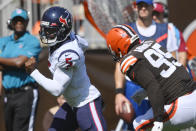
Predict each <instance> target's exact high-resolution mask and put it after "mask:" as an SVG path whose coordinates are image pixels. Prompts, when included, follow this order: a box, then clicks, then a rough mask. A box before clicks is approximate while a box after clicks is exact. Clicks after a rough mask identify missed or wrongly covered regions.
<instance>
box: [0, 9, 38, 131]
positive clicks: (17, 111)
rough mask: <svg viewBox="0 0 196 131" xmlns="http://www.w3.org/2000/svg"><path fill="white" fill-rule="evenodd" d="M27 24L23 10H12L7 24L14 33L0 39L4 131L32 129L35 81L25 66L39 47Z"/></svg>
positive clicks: (34, 109) (26, 130)
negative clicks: (3, 93)
mask: <svg viewBox="0 0 196 131" xmlns="http://www.w3.org/2000/svg"><path fill="white" fill-rule="evenodd" d="M28 21H29V18H28V13H27V11H26V10H24V9H16V10H14V11H13V12H12V14H11V19H10V21H9V23H8V27H9V29H11V30H13V32H14V33H13V34H12V35H10V36H6V37H2V38H0V50H1V52H0V65H1V66H2V67H3V70H2V71H3V87H4V92H5V96H4V104H5V124H6V130H7V131H13V130H14V131H29V130H32V131H33V130H34V119H35V115H36V108H37V102H38V90H37V84H36V83H35V80H34V79H33V78H32V77H31V76H30V75H29V74H27V73H26V71H25V68H24V65H25V62H26V61H27V60H28V58H30V57H35V58H38V55H39V53H40V51H41V48H40V43H39V40H38V39H37V38H36V37H34V36H33V35H31V34H30V33H29V32H28V31H27V30H26V29H27V25H28Z"/></svg>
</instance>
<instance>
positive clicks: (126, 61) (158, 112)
mask: <svg viewBox="0 0 196 131" xmlns="http://www.w3.org/2000/svg"><path fill="white" fill-rule="evenodd" d="M121 71H122V72H123V73H124V74H126V75H127V76H128V77H129V78H130V79H131V80H133V81H134V82H136V83H138V84H139V85H141V86H142V88H144V89H145V90H146V91H147V95H148V97H149V100H150V103H151V105H152V108H153V112H154V116H155V119H156V118H157V119H158V120H160V119H161V118H160V117H161V116H162V115H163V113H164V108H163V107H164V105H165V104H170V103H171V102H173V101H174V100H175V99H177V98H178V97H180V96H182V95H184V94H186V93H188V92H191V91H193V90H194V88H195V87H194V82H193V80H192V79H191V78H190V76H189V74H188V72H187V71H186V69H185V68H184V67H183V66H182V64H180V63H178V62H177V60H176V59H174V58H173V57H172V54H171V53H169V52H167V51H166V49H165V48H163V47H162V46H161V45H159V44H158V43H156V42H155V41H153V40H148V41H144V42H142V44H139V45H136V46H134V47H133V48H132V49H131V50H130V51H129V53H128V54H127V55H126V56H124V57H123V59H122V60H121Z"/></svg>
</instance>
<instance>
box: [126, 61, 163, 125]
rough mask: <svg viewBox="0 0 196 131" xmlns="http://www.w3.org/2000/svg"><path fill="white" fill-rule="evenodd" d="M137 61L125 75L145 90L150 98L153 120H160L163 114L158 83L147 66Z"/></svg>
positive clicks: (161, 96)
mask: <svg viewBox="0 0 196 131" xmlns="http://www.w3.org/2000/svg"><path fill="white" fill-rule="evenodd" d="M140 64H141V63H137V64H136V65H135V66H134V67H133V68H132V70H131V71H129V72H128V74H127V75H129V77H130V78H131V79H133V80H134V81H136V82H137V83H138V84H139V85H141V86H142V88H144V89H145V90H146V92H147V95H148V98H149V100H150V103H151V106H152V109H153V113H154V118H155V121H162V119H163V115H164V98H163V95H162V93H161V89H160V84H159V82H158V81H157V80H156V79H155V77H154V75H153V74H152V73H151V71H150V70H149V69H148V68H145V67H144V66H140Z"/></svg>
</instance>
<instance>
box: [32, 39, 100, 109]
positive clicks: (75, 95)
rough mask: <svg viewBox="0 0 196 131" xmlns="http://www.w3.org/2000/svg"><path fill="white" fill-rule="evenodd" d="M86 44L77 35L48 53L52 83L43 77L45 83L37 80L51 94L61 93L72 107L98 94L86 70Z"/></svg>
mask: <svg viewBox="0 0 196 131" xmlns="http://www.w3.org/2000/svg"><path fill="white" fill-rule="evenodd" d="M86 46H87V42H86V41H85V40H84V39H82V38H81V37H79V36H76V39H75V40H73V41H69V42H65V43H63V44H62V45H61V46H60V47H59V48H58V49H56V50H55V51H53V52H52V53H50V54H49V58H48V60H49V70H50V71H51V73H52V74H53V80H52V81H53V83H52V81H51V80H50V81H49V80H47V79H45V84H42V83H41V82H40V80H38V83H39V84H41V85H42V86H44V88H45V89H46V90H48V91H49V92H51V93H52V94H53V95H61V94H63V95H64V97H65V99H66V101H67V102H68V103H69V105H70V106H72V107H81V106H83V105H85V104H87V103H89V102H90V101H93V100H94V99H96V98H97V97H99V96H100V92H99V91H98V90H97V88H96V87H95V86H93V85H92V84H91V82H90V80H89V77H88V75H87V72H86V66H85V56H84V51H83V50H84V49H85V47H86ZM31 76H33V75H32V74H31ZM35 79H36V78H35ZM36 81H37V80H36ZM42 81H43V80H42ZM49 83H51V84H53V86H52V85H51V84H49ZM47 85H48V86H47ZM51 86H52V87H51Z"/></svg>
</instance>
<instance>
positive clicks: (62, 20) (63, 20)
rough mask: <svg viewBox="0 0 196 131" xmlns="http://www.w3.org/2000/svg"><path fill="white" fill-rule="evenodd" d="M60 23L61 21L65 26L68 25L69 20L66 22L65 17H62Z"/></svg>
mask: <svg viewBox="0 0 196 131" xmlns="http://www.w3.org/2000/svg"><path fill="white" fill-rule="evenodd" d="M59 21H60V22H61V23H63V24H64V25H67V20H66V18H65V19H63V17H62V16H61V17H60V18H59Z"/></svg>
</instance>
